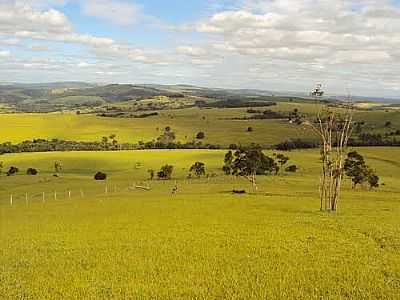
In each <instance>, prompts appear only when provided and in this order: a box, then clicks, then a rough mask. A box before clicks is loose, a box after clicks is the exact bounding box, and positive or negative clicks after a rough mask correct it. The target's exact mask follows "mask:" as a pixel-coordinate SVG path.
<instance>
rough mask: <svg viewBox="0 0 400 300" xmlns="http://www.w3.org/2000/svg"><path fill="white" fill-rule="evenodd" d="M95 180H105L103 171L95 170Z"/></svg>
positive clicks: (105, 175)
mask: <svg viewBox="0 0 400 300" xmlns="http://www.w3.org/2000/svg"><path fill="white" fill-rule="evenodd" d="M94 179H95V180H106V179H107V174H106V173H103V172H97V173H96V175H94Z"/></svg>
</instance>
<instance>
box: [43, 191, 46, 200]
mask: <svg viewBox="0 0 400 300" xmlns="http://www.w3.org/2000/svg"><path fill="white" fill-rule="evenodd" d="M42 202H43V203H44V202H46V199H45V195H44V192H43V194H42Z"/></svg>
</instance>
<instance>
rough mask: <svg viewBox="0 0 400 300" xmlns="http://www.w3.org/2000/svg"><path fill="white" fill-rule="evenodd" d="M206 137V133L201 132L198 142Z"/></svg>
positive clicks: (198, 135)
mask: <svg viewBox="0 0 400 300" xmlns="http://www.w3.org/2000/svg"><path fill="white" fill-rule="evenodd" d="M205 137H206V135H205V134H204V132H202V131H200V132H198V133H197V134H196V139H198V140H202V139H204V138H205Z"/></svg>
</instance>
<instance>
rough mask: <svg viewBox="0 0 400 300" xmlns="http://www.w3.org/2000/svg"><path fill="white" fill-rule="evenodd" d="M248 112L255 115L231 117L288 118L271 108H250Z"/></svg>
mask: <svg viewBox="0 0 400 300" xmlns="http://www.w3.org/2000/svg"><path fill="white" fill-rule="evenodd" d="M247 112H248V113H251V114H253V115H252V116H250V117H243V118H231V120H268V119H285V118H286V116H284V115H282V114H281V113H279V112H276V111H273V110H269V109H267V110H264V111H260V110H254V109H248V110H247Z"/></svg>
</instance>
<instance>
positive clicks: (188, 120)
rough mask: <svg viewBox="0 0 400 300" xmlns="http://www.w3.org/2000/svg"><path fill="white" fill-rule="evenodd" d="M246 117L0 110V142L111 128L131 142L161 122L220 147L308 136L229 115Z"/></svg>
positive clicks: (90, 136)
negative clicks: (106, 115)
mask: <svg viewBox="0 0 400 300" xmlns="http://www.w3.org/2000/svg"><path fill="white" fill-rule="evenodd" d="M245 116H246V110H245V109H212V110H200V109H184V110H172V111H162V112H160V116H156V117H149V118H139V119H133V118H104V117H97V116H94V115H76V114H73V113H51V114H1V115H0V126H1V131H0V141H1V142H6V141H11V142H21V141H23V140H30V139H32V138H46V139H52V138H59V139H66V140H78V141H94V140H100V139H101V137H102V136H109V135H110V134H112V133H115V134H117V139H118V140H119V141H120V142H131V143H134V142H138V141H140V140H142V141H151V140H153V139H156V138H157V137H158V136H160V135H161V134H162V131H163V130H164V128H165V127H166V126H170V127H172V129H173V130H174V132H175V133H176V136H177V140H179V141H182V142H188V141H192V140H193V139H194V138H195V136H196V134H197V133H198V132H199V131H203V132H205V135H206V138H205V139H204V140H203V143H211V144H219V145H222V146H227V145H229V144H231V143H242V144H249V143H251V142H254V143H261V144H263V145H265V146H266V145H271V144H275V143H278V142H280V141H283V140H285V139H286V138H290V137H292V138H295V137H306V136H308V135H309V133H308V132H306V131H305V130H304V129H303V128H301V127H299V126H296V125H293V124H289V123H288V122H287V121H283V120H257V121H255V120H252V121H243V120H229V118H235V117H245ZM203 117H205V118H203ZM249 126H250V127H253V132H247V128H248V127H249Z"/></svg>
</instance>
